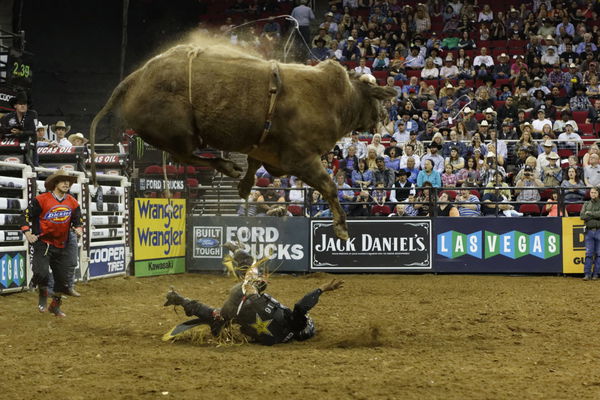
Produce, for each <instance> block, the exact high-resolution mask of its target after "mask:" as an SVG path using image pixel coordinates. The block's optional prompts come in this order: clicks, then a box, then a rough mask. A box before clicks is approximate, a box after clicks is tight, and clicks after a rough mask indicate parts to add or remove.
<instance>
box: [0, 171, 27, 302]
mask: <svg viewBox="0 0 600 400" xmlns="http://www.w3.org/2000/svg"><path fill="white" fill-rule="evenodd" d="M34 187H35V174H34V173H33V171H32V170H31V167H29V166H27V165H24V164H15V163H10V162H3V161H0V293H9V292H17V291H21V290H23V289H24V288H26V287H28V285H29V281H30V280H31V275H32V272H31V263H30V262H29V258H30V255H29V252H28V248H29V247H28V245H27V243H26V242H25V238H24V237H23V234H22V233H21V231H20V227H19V218H20V214H21V213H22V212H23V210H25V208H26V207H27V204H28V203H29V201H30V198H31V194H32V193H33V188H34Z"/></svg>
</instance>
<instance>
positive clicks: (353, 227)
mask: <svg viewBox="0 0 600 400" xmlns="http://www.w3.org/2000/svg"><path fill="white" fill-rule="evenodd" d="M311 223H312V224H311V228H312V229H311V233H312V235H311V255H312V256H311V261H312V264H311V268H312V269H313V270H315V271H321V270H324V271H340V272H342V271H369V272H370V271H398V270H427V269H431V267H432V262H431V248H432V246H431V231H432V229H431V221H430V220H416V219H415V220H413V219H401V220H400V219H385V220H371V219H365V220H351V221H348V230H349V234H350V239H348V240H341V239H338V238H337V237H336V236H335V234H334V233H333V223H332V222H331V221H318V220H316V221H311Z"/></svg>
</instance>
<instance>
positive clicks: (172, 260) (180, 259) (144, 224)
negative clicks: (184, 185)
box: [133, 198, 186, 276]
mask: <svg viewBox="0 0 600 400" xmlns="http://www.w3.org/2000/svg"><path fill="white" fill-rule="evenodd" d="M134 203H135V219H134V234H133V235H134V241H133V246H134V247H133V249H134V260H135V275H136V276H150V275H164V274H174V273H181V272H185V244H186V243H185V219H186V213H185V199H146V198H144V199H140V198H138V199H135V200H134Z"/></svg>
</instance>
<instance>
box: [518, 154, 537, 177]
mask: <svg viewBox="0 0 600 400" xmlns="http://www.w3.org/2000/svg"><path fill="white" fill-rule="evenodd" d="M525 167H529V168H530V169H531V171H532V175H533V178H534V179H541V175H540V172H539V171H538V169H537V158H535V157H534V156H529V157H527V160H525V165H523V167H521V169H520V170H519V172H517V175H516V176H515V178H514V181H515V182H517V181H519V180H521V179H522V178H523V173H524V171H525Z"/></svg>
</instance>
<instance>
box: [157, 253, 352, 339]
mask: <svg viewBox="0 0 600 400" xmlns="http://www.w3.org/2000/svg"><path fill="white" fill-rule="evenodd" d="M224 247H225V248H227V249H229V250H231V251H233V257H230V256H225V259H224V265H225V266H226V267H227V268H228V269H229V270H230V271H232V272H233V273H235V274H236V275H237V274H238V273H239V272H245V273H244V280H243V281H242V282H240V283H238V284H236V285H235V286H233V287H232V288H231V291H230V293H229V297H228V298H227V300H226V301H225V304H223V307H222V308H221V309H216V308H212V307H210V306H207V305H206V304H202V303H200V302H198V301H196V300H190V299H187V298H184V297H182V296H180V295H179V294H178V293H177V292H175V291H174V290H171V291H169V292H168V293H167V301H166V302H165V304H164V305H165V306H170V305H174V306H182V307H183V309H184V310H185V313H186V315H188V316H192V315H195V316H197V317H198V318H197V319H193V320H190V321H187V322H184V323H183V324H180V325H178V326H176V327H175V328H173V329H172V330H171V331H170V332H169V333H167V334H166V335H165V336H164V340H168V339H171V338H174V337H175V336H177V335H179V334H181V333H182V332H184V331H185V330H187V329H189V328H192V327H195V326H198V325H202V324H208V325H209V326H210V328H211V333H212V335H213V336H218V335H219V334H220V332H221V329H222V328H223V326H224V325H225V324H226V323H228V322H233V323H236V324H239V325H240V331H241V332H242V333H243V334H244V335H246V336H248V337H250V338H252V339H253V341H255V342H257V343H260V344H263V345H266V346H271V345H274V344H277V343H286V342H289V341H291V340H306V339H309V338H311V337H313V336H314V335H315V325H314V322H313V320H312V319H311V318H310V317H309V316H308V315H307V313H308V312H309V311H310V310H311V309H312V308H313V307H314V306H315V305H317V302H318V301H319V297H320V296H321V294H322V293H323V292H329V291H333V290H336V289H339V288H341V287H342V285H343V283H344V282H343V281H340V280H336V279H333V280H332V281H331V282H329V283H327V284H324V285H322V286H321V287H319V288H317V289H315V290H313V291H312V292H310V293H308V294H307V295H305V296H304V297H303V298H302V299H301V300H300V301H299V302H298V303H296V305H295V306H294V309H293V310H290V309H289V308H288V307H286V306H284V305H282V304H280V303H279V302H278V301H277V300H275V299H274V298H273V297H271V296H270V295H269V294H267V293H265V290H266V288H267V280H266V278H265V274H264V272H261V270H260V267H261V266H262V265H263V264H264V263H265V262H266V261H267V260H268V257H265V258H263V259H261V260H259V261H257V262H254V259H253V258H252V256H250V254H248V253H247V252H246V251H244V250H242V249H241V248H240V247H241V245H239V244H237V245H235V244H232V243H227V244H226V245H225V246H224Z"/></svg>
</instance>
